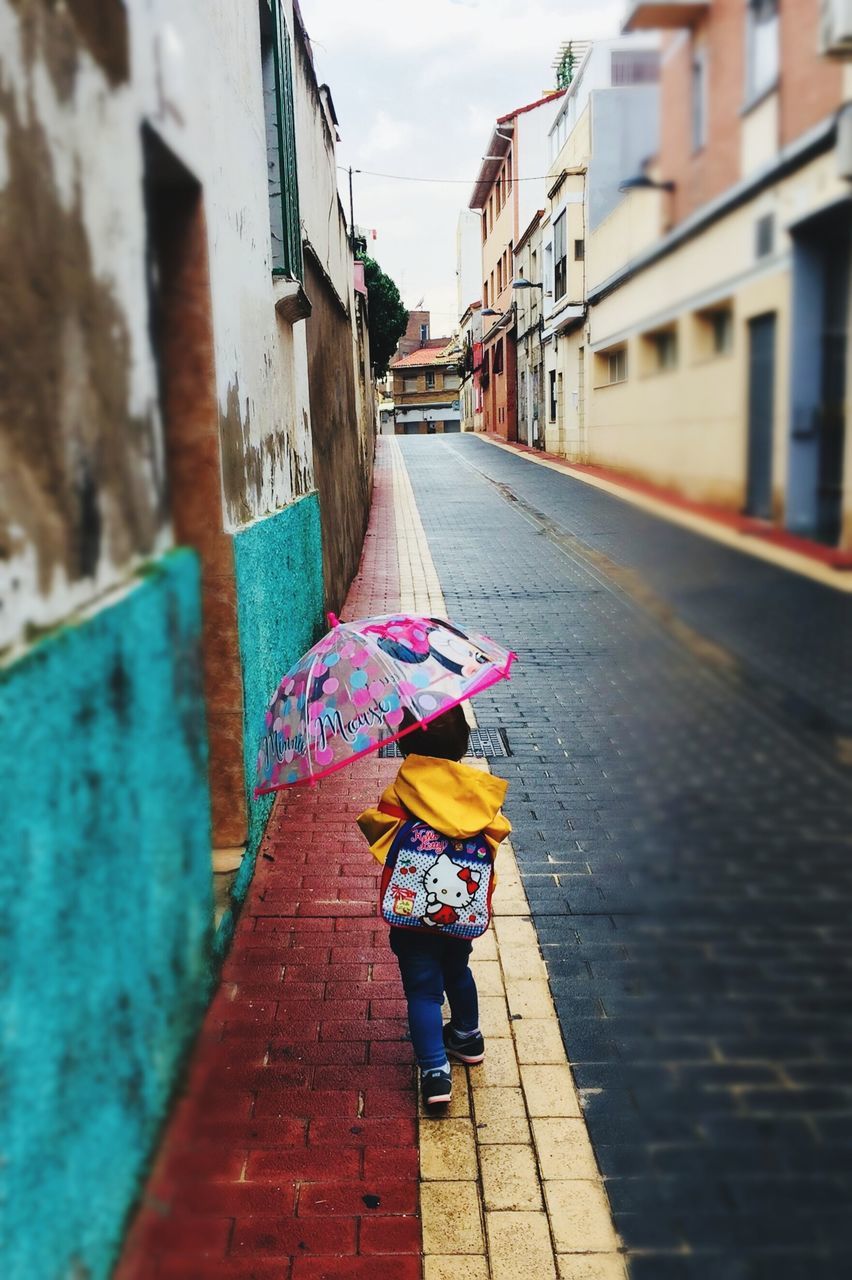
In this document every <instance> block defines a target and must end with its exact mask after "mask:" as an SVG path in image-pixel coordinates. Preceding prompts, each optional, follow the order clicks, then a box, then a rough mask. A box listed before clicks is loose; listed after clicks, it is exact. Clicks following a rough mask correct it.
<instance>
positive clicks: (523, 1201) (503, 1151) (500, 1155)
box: [480, 1146, 544, 1210]
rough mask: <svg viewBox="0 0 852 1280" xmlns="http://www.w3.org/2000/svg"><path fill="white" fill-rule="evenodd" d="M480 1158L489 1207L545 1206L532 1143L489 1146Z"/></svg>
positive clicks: (483, 1189) (518, 1207) (484, 1195)
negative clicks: (529, 1145)
mask: <svg viewBox="0 0 852 1280" xmlns="http://www.w3.org/2000/svg"><path fill="white" fill-rule="evenodd" d="M480 1160H481V1163H482V1194H483V1200H484V1204H485V1208H486V1210H489V1209H541V1208H543V1207H544V1206H543V1204H542V1199H541V1188H540V1184H539V1179H538V1168H537V1165H536V1159H535V1152H534V1151H533V1149H532V1147H528V1146H486V1147H483V1148H482V1149H481V1152H480Z"/></svg>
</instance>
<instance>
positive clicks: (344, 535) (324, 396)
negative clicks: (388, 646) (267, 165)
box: [294, 19, 375, 610]
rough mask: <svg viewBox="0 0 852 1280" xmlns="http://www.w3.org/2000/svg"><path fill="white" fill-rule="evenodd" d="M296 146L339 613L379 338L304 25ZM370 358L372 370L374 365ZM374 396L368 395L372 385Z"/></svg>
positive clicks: (328, 578) (331, 573) (319, 475)
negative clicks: (306, 178)
mask: <svg viewBox="0 0 852 1280" xmlns="http://www.w3.org/2000/svg"><path fill="white" fill-rule="evenodd" d="M294 63H295V83H294V94H295V104H296V142H297V147H298V152H299V164H300V165H301V166H302V169H303V171H306V170H307V171H309V172H310V174H311V178H312V181H311V183H310V184H305V190H304V192H303V195H302V203H301V212H302V223H303V227H304V234H305V288H306V290H307V293H308V297H309V298H310V299H311V303H312V306H313V311H312V313H311V316H310V318H309V319H308V320H307V321H306V323H305V326H304V327H305V331H306V340H307V354H308V378H309V383H310V404H311V430H312V445H313V467H314V477H315V481H316V485H317V489H318V490H319V497H320V516H321V522H322V550H323V577H324V580H325V596H326V605H327V607H328V608H329V609H334V610H337V609H338V608H339V607H340V605H341V604H342V603H343V600H344V599H345V597H346V592H347V590H348V589H349V584H350V582H351V581H352V578H353V577H354V576H355V573H356V571H357V568H358V561H359V559H360V555H361V544H362V542H363V540H364V532H365V530H366V527H367V520H368V517H369V506H370V492H371V480H372V459H373V446H374V438H375V410H374V409H373V403H374V397H373V395H372V385H371V379H370V369H369V339H368V336H367V326H366V324H363V323H362V320H363V316H362V314H361V312H362V303H361V298H360V295H356V293H355V288H354V259H353V255H352V251H351V248H350V245H349V239H348V234H347V227H346V222H345V219H344V216H343V210H342V208H341V206H340V199H339V197H338V194H337V157H336V151H335V146H336V129H335V125H334V120H333V117H332V115H331V108H330V105H329V99H328V97H327V96H326V95H325V94H324V93H323V92H322V91H321V90H320V87H319V85H318V83H317V78H316V73H315V70H314V66H313V61H312V57H311V51H310V43H309V41H308V39H307V36H306V33H305V32H304V29H303V28H302V26H301V23H300V22H299V21H298V19H297V21H296V41H295V45H294ZM365 364H366V369H365ZM368 383H369V384H370V394H369V396H368V395H367V384H368Z"/></svg>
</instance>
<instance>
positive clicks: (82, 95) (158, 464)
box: [0, 0, 169, 647]
mask: <svg viewBox="0 0 852 1280" xmlns="http://www.w3.org/2000/svg"><path fill="white" fill-rule="evenodd" d="M90 10H91V6H88V5H86V4H85V3H83V0H76V2H75V3H71V4H67V5H63V6H59V5H47V4H34V3H32V4H26V5H22V4H14V5H13V4H11V3H10V0H0V259H2V261H3V263H4V268H3V279H2V285H0V291H2V302H0V424H2V433H1V434H0V477H2V478H0V499H2V501H0V510H2V512H3V516H2V522H1V523H0V596H2V599H3V601H4V604H3V607H2V608H1V609H0V647H1V646H8V645H10V644H12V643H14V642H16V641H19V640H21V639H22V638H23V637H24V636H25V635H26V634H27V632H28V629H31V628H33V627H37V628H38V627H46V626H50V625H51V624H53V623H55V622H56V621H58V620H60V619H61V618H63V617H65V616H67V614H68V613H69V612H70V611H71V610H72V609H74V608H76V607H79V606H80V605H83V604H85V603H86V602H87V601H88V600H90V599H92V598H93V596H95V595H96V594H98V593H100V592H102V591H104V590H106V589H108V588H110V587H112V586H114V585H115V584H116V583H117V582H119V581H121V580H122V578H123V577H124V576H125V575H126V573H127V572H128V571H130V570H131V569H132V567H133V566H134V565H136V564H138V563H139V561H140V560H141V559H143V558H145V557H147V556H150V555H151V554H153V553H155V552H156V551H157V550H161V549H162V548H163V547H164V546H166V545H167V543H168V541H169V537H168V518H167V513H166V505H165V494H164V479H163V462H162V447H161V434H160V431H159V426H158V416H157V408H156V384H155V379H154V373H153V368H152V365H151V360H150V350H149V338H148V332H147V316H146V308H145V301H144V300H145V279H144V219H143V210H142V198H141V194H142V193H141V180H142V172H141V153H140V149H139V146H138V139H137V138H136V125H137V121H136V111H135V109H134V106H133V103H132V101H131V94H130V91H129V89H128V87H127V82H126V76H127V61H128V59H127V31H126V21H125V18H124V11H123V10H122V8H121V6H120V5H119V4H118V3H116V0H110V2H109V3H107V4H105V5H104V6H103V11H104V12H103V19H104V20H103V23H102V24H97V26H95V25H94V24H93V23H92V21H91V12H90ZM94 117H96V118H97V121H98V128H97V131H93V130H92V120H93V118H94ZM128 142H130V144H131V145H129V146H128ZM134 143H135V144H136V145H133V144H134ZM128 193H135V196H131V197H130V198H128Z"/></svg>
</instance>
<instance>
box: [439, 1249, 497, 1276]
mask: <svg viewBox="0 0 852 1280" xmlns="http://www.w3.org/2000/svg"><path fill="white" fill-rule="evenodd" d="M460 1270H461V1271H463V1273H464V1276H465V1280H489V1271H488V1261H487V1259H486V1258H485V1257H484V1256H482V1257H476V1256H474V1255H472V1254H466V1255H465V1257H464V1260H463V1262H462V1263H461V1264H460V1263H459V1258H458V1255H457V1254H456V1255H452V1254H451V1255H449V1256H447V1255H445V1256H443V1257H442V1256H440V1255H438V1254H430V1255H429V1256H428V1257H426V1258H424V1259H423V1280H459V1271H460Z"/></svg>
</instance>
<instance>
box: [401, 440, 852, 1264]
mask: <svg viewBox="0 0 852 1280" xmlns="http://www.w3.org/2000/svg"><path fill="white" fill-rule="evenodd" d="M400 446H401V448H402V451H403V455H404V458H405V462H406V466H407V468H408V470H409V473H410V476H411V481H412V484H413V488H414V493H415V497H416V500H417V504H418V507H419V510H420V513H421V517H422V520H423V524H424V527H425V531H426V534H427V537H428V541H429V546H430V550H431V553H432V556H433V558H434V561H435V565H436V568H437V572H438V575H439V578H440V582H441V587H442V589H443V592H444V597H445V600H446V605H447V610H448V614H449V616H450V617H451V618H457V619H458V620H459V621H460V622H462V623H463V624H468V625H469V626H472V627H481V628H482V629H483V630H485V631H486V632H487V631H490V630H493V632H494V634H495V635H499V636H500V637H501V639H502V640H503V641H504V642H505V643H507V644H510V645H512V646H513V647H515V648H516V649H517V651H518V654H519V656H520V662H519V663H518V665H517V669H516V673H513V677H512V680H511V682H510V683H509V684H507V685H498V686H496V687H495V688H494V689H492V690H491V691H489V692H488V693H487V694H485V695H484V696H483V697H482V698H481V699H479V700H478V702H477V713H478V716H479V721H480V723H481V724H482V725H483V726H486V727H493V726H500V727H502V728H504V729H505V730H506V733H507V735H508V740H509V743H510V746H511V751H512V755H511V757H510V758H508V759H501V760H495V761H494V762H493V767H494V768H495V771H497V772H499V773H502V774H503V776H505V777H507V778H508V779H509V780H510V784H511V785H510V791H509V800H508V813H509V816H510V817H511V819H512V822H513V824H514V834H513V840H514V845H515V849H516V853H517V856H518V861H519V864H520V868H521V873H522V877H523V882H524V886H525V888H526V892H527V896H528V899H529V902H530V906H531V910H532V914H533V918H534V921H535V925H536V929H537V932H538V937H539V941H540V944H541V947H542V953H543V956H544V958H545V960H546V963H547V969H548V974H549V978H550V984H551V989H552V991H553V995H554V999H555V1003H556V1007H557V1011H558V1015H559V1019H560V1022H561V1028H562V1033H563V1037H564V1040H565V1045H566V1048H567V1053H568V1058H569V1060H570V1062H571V1064H572V1067H573V1071H574V1075H575V1079H576V1082H577V1085H578V1087H579V1089H580V1092H581V1097H582V1100H583V1105H584V1110H585V1115H586V1118H587V1121H588V1124H589V1128H590V1133H591V1138H592V1142H593V1144H594V1149H595V1153H596V1156H597V1159H598V1162H599V1165H600V1168H601V1171H602V1173H603V1175H604V1177H605V1179H606V1187H607V1192H608V1194H609V1197H610V1203H611V1206H612V1209H613V1214H614V1218H615V1223H616V1227H617V1229H618V1231H619V1233H620V1234H621V1236H622V1239H623V1242H624V1244H625V1245H626V1247H627V1249H628V1251H629V1253H630V1255H631V1272H630V1274H631V1276H632V1277H634V1280H643V1278H644V1277H647V1278H648V1280H668V1277H684V1278H685V1277H689V1278H690V1280H698V1278H699V1277H713V1280H723V1278H724V1280H739V1277H749V1280H753V1278H755V1280H756V1278H759V1277H764V1276H765V1277H767V1280H768V1277H770V1276H771V1277H773V1280H795V1278H797V1277H800V1276H801V1277H803V1278H804V1277H808V1280H815V1278H816V1277H821V1276H825V1277H829V1276H831V1277H837V1276H839V1275H843V1274H847V1273H848V1271H849V1269H850V1267H852V1245H850V1235H849V1226H848V1205H849V1196H850V1189H851V1188H850V1144H852V1070H850V1059H852V1024H850V1012H852V991H851V990H850V974H852V939H850V934H849V929H848V919H849V913H850V905H852V867H850V851H852V835H850V832H852V821H850V819H852V792H850V785H849V781H850V779H849V771H848V765H849V756H848V744H849V739H848V735H849V733H850V732H852V672H850V664H849V655H850V652H852V598H850V596H849V595H848V594H844V593H841V592H840V591H833V590H831V589H829V588H827V587H824V586H821V585H819V584H817V583H814V582H810V581H808V580H806V579H805V578H803V577H799V576H798V575H795V574H793V573H790V572H787V571H785V570H782V569H778V568H775V567H774V566H772V565H769V564H766V563H764V562H761V561H760V560H757V559H754V558H752V557H750V556H748V555H745V554H738V553H737V552H735V551H732V550H729V549H728V548H726V547H724V546H721V545H718V544H715V543H712V542H710V541H708V540H706V539H703V538H699V537H697V536H696V535H694V534H692V533H690V532H688V531H686V530H684V529H682V528H678V527H677V526H675V525H673V524H669V523H667V522H665V521H662V520H659V519H655V518H653V517H652V516H649V515H647V514H645V513H644V512H642V511H640V510H637V509H636V508H635V507H632V506H630V505H629V504H627V503H625V502H622V501H619V500H617V499H615V498H613V497H610V496H609V495H608V494H606V493H602V492H600V491H598V490H596V489H594V488H591V487H589V486H588V485H585V484H583V483H581V482H579V481H577V480H574V479H572V478H570V477H569V476H566V475H563V474H559V473H557V472H555V471H553V470H550V469H546V468H544V467H542V466H538V465H535V463H533V462H530V461H528V460H527V459H526V458H525V457H522V456H520V455H517V454H512V453H510V452H509V451H507V450H504V449H499V448H496V447H493V446H492V445H490V444H488V443H487V442H484V441H482V440H479V439H476V438H475V437H471V436H455V437H448V438H431V439H429V438H426V439H423V438H421V439H405V440H402V441H400ZM844 735H847V736H844Z"/></svg>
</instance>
